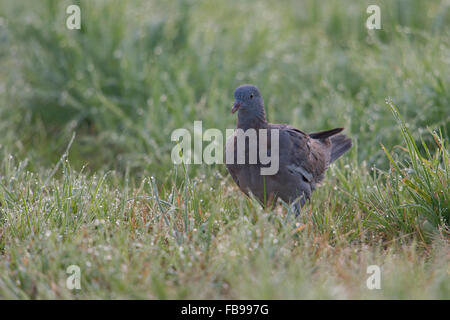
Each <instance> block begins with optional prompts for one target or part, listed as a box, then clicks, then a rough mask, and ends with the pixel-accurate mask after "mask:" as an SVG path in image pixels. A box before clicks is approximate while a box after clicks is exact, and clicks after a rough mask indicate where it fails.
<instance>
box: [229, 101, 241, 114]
mask: <svg viewBox="0 0 450 320" xmlns="http://www.w3.org/2000/svg"><path fill="white" fill-rule="evenodd" d="M240 107H241V103H240V102H239V101H236V102H235V103H234V105H233V109H231V113H235V112H236V111H238V110H239V108H240Z"/></svg>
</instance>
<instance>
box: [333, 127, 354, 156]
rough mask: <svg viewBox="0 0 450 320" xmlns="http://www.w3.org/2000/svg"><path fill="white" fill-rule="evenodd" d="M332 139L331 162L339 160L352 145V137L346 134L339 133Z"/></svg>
mask: <svg viewBox="0 0 450 320" xmlns="http://www.w3.org/2000/svg"><path fill="white" fill-rule="evenodd" d="M330 140H331V158H330V160H331V161H330V162H333V161H335V160H337V159H338V158H339V157H340V156H342V155H343V154H344V153H345V152H347V151H348V150H349V149H350V148H351V147H352V139H350V138H349V137H347V136H346V135H345V134H337V135H335V136H332V137H331V138H330Z"/></svg>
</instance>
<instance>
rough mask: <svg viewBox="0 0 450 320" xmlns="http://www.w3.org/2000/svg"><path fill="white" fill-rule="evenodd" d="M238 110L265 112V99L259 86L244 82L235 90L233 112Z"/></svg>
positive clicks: (250, 112)
mask: <svg viewBox="0 0 450 320" xmlns="http://www.w3.org/2000/svg"><path fill="white" fill-rule="evenodd" d="M236 111H239V113H241V112H245V113H249V114H252V113H255V114H256V113H260V112H261V111H262V112H264V101H263V99H262V97H261V94H260V93H259V90H258V88H257V87H255V86H253V85H248V84H244V85H242V86H239V87H237V88H236V90H234V105H233V109H231V112H232V113H235V112H236Z"/></svg>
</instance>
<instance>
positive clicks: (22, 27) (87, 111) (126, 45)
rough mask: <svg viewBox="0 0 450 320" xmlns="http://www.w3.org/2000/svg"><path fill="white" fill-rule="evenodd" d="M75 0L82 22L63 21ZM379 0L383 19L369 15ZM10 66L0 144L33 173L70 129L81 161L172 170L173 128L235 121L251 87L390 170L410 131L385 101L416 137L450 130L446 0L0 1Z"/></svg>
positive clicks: (276, 115)
mask: <svg viewBox="0 0 450 320" xmlns="http://www.w3.org/2000/svg"><path fill="white" fill-rule="evenodd" d="M70 4H77V5H79V6H80V8H81V30H68V29H67V28H66V19H67V17H68V16H69V15H68V14H66V8H67V6H68V5H70ZM370 4H377V5H379V6H380V8H381V26H382V29H381V30H371V31H369V30H367V29H366V27H365V23H366V20H367V18H368V17H369V14H368V13H366V9H367V7H368V5H370ZM0 70H1V71H0V152H1V153H2V154H4V155H5V156H6V155H8V154H13V155H14V156H15V157H18V158H20V159H25V158H27V159H29V166H30V167H31V169H32V170H37V169H38V168H42V167H44V168H51V167H52V166H53V165H54V164H55V162H56V161H57V160H58V159H59V158H60V157H61V155H62V153H63V152H64V150H65V148H66V147H67V144H68V143H69V141H70V138H71V136H72V134H73V133H74V132H75V133H76V139H75V141H74V143H73V145H72V147H71V151H70V162H71V164H72V166H73V167H75V168H76V169H80V168H82V167H83V166H84V165H86V166H87V170H88V171H90V172H92V171H94V170H111V169H114V170H118V171H127V170H128V171H129V172H130V173H131V174H132V176H133V177H135V178H137V179H138V178H141V177H142V176H145V175H154V176H156V177H158V178H164V177H166V176H167V175H168V174H169V173H170V172H171V170H173V167H174V166H173V164H172V162H171V160H170V152H171V149H172V148H173V146H174V143H173V142H172V141H171V140H170V135H171V132H172V131H173V130H174V129H176V128H181V127H183V128H187V129H192V128H193V121H194V120H202V121H203V128H204V129H206V128H219V129H222V130H224V129H225V128H233V127H234V126H235V121H236V119H235V115H234V116H233V115H231V114H230V109H231V105H232V102H233V91H234V88H235V87H236V86H238V85H240V84H243V83H252V84H255V85H257V86H258V87H259V88H260V90H261V92H262V94H263V97H264V99H265V104H266V109H267V114H268V118H269V120H270V121H271V122H285V123H290V124H292V125H294V126H296V127H298V128H301V129H302V130H305V131H317V130H321V129H329V128H333V127H338V126H345V127H346V130H347V133H348V134H349V135H350V136H352V137H353V138H354V139H355V142H356V143H355V145H356V148H354V150H353V153H354V156H355V157H357V160H358V162H363V161H366V162H367V163H368V164H369V165H375V166H380V167H383V166H386V165H387V163H386V161H387V159H386V157H385V156H384V155H383V151H382V150H381V148H380V143H383V144H384V145H386V146H387V147H388V148H393V147H394V146H395V145H396V144H398V143H400V141H401V137H400V136H399V134H398V130H396V128H395V121H394V119H393V117H392V114H391V112H390V110H389V108H388V107H387V106H386V104H385V101H386V98H388V97H391V98H392V99H393V101H394V103H395V104H396V106H397V108H398V109H399V110H400V112H401V113H402V115H403V117H404V118H405V120H406V122H407V123H408V124H409V126H410V128H409V129H410V130H411V132H413V133H414V135H415V138H418V137H419V135H420V134H422V133H423V132H425V131H426V130H428V129H430V130H442V133H443V135H444V137H446V138H448V132H449V129H450V125H449V123H450V121H449V117H450V112H449V111H450V107H449V106H450V87H449V84H450V1H447V0H442V1H439V0H433V1H423V0H397V1H357V2H356V1H351V0H348V1H320V2H319V1H315V0H304V1H258V2H257V3H256V2H253V1H233V0H231V1H206V0H205V1H191V0H178V1H140V0H132V1H131V0H130V1H124V0H120V1H118V0H109V1H103V0H95V1H75V0H73V1H56V0H39V1H25V0H14V1H13V0H1V1H0ZM424 138H425V139H432V137H431V135H425V136H424ZM219 167H220V169H219V170H223V171H224V172H225V170H224V168H223V166H219ZM192 168H193V170H192V171H191V173H192V174H195V173H196V172H198V170H201V171H204V172H206V171H208V170H217V168H218V167H210V166H207V165H203V166H192Z"/></svg>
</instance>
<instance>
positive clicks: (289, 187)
mask: <svg viewBox="0 0 450 320" xmlns="http://www.w3.org/2000/svg"><path fill="white" fill-rule="evenodd" d="M234 98H235V102H234V105H233V108H232V110H231V112H232V113H235V112H238V119H237V129H242V130H241V132H244V133H246V132H248V130H249V129H254V130H255V131H256V132H258V133H259V132H264V130H262V131H260V130H261V129H266V131H265V135H266V137H267V138H266V140H262V141H263V142H264V141H265V142H266V145H265V146H264V144H263V147H265V148H266V150H267V155H271V151H272V149H274V148H273V146H272V140H271V137H272V134H274V129H275V130H276V131H277V132H278V161H279V162H278V171H277V172H276V173H275V174H271V175H263V174H262V171H261V170H262V169H263V168H267V166H268V164H266V163H263V161H262V159H261V158H260V155H259V150H260V148H262V147H261V146H260V142H261V139H262V138H261V134H262V133H260V134H257V135H256V139H257V141H256V150H257V156H256V161H253V163H252V162H251V161H249V160H250V158H251V157H250V153H251V152H250V151H252V149H250V142H249V141H250V140H249V139H250V138H249V137H247V138H246V139H245V161H244V163H242V161H241V162H240V163H239V161H237V152H238V146H237V145H238V140H237V139H238V135H237V131H238V130H235V131H234V134H233V135H231V136H230V137H229V138H228V139H227V142H226V146H225V153H226V154H227V155H228V153H229V154H230V158H229V159H228V158H227V159H226V166H227V170H228V172H229V173H230V175H231V177H232V178H233V180H234V182H235V183H236V184H237V185H238V187H239V189H240V190H241V191H242V192H243V193H245V194H246V195H247V196H250V195H253V196H254V197H256V199H258V201H259V202H260V203H261V205H262V206H263V207H267V206H269V207H271V206H273V205H274V204H275V203H276V201H277V200H278V199H279V198H280V199H281V200H283V201H284V202H286V203H288V204H289V205H292V206H293V209H294V210H295V214H296V217H297V216H298V215H299V214H300V207H302V206H303V205H304V204H305V203H306V201H308V200H309V199H310V197H311V194H312V192H313V191H314V190H315V189H316V186H318V185H319V183H320V182H321V181H322V180H323V178H324V174H325V171H326V170H327V168H328V166H329V165H330V163H332V162H333V161H336V160H337V159H338V158H339V157H340V156H342V155H343V154H344V153H345V152H347V151H348V150H349V149H350V148H351V147H352V140H351V138H348V137H347V136H345V135H344V134H341V133H340V132H341V131H343V130H344V128H336V129H331V130H325V131H320V132H315V133H309V134H308V133H305V132H303V131H301V130H299V129H296V128H294V127H292V126H290V125H288V124H272V123H269V122H267V121H266V116H265V111H264V101H263V98H262V96H261V93H260V92H259V90H258V88H257V87H256V86H254V85H242V86H239V87H238V88H236V90H235V91H234ZM274 150H275V149H274ZM271 156H273V155H271Z"/></svg>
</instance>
